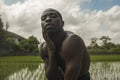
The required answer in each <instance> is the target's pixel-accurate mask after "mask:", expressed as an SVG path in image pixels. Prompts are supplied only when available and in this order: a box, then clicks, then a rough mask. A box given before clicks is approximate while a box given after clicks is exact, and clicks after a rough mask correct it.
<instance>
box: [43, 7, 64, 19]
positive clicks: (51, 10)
mask: <svg viewBox="0 0 120 80" xmlns="http://www.w3.org/2000/svg"><path fill="white" fill-rule="evenodd" d="M49 12H55V13H57V14H58V15H59V17H60V18H61V20H63V18H62V15H61V14H60V12H59V11H57V10H55V9H52V8H48V9H46V10H45V11H44V12H43V13H42V15H44V14H45V13H49Z"/></svg>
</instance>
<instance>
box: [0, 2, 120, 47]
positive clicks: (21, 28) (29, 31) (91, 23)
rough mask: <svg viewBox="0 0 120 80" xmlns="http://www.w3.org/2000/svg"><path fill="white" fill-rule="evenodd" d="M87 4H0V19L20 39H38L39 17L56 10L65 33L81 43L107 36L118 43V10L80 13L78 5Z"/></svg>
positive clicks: (119, 7)
mask: <svg viewBox="0 0 120 80" xmlns="http://www.w3.org/2000/svg"><path fill="white" fill-rule="evenodd" d="M87 2H90V0H34V1H33V0H26V1H25V2H24V3H19V2H18V3H16V4H13V5H9V6H8V5H5V4H4V3H3V2H0V4H1V6H0V8H1V11H0V14H2V18H3V20H4V21H8V22H9V24H10V27H9V30H10V31H12V32H15V33H18V34H20V35H22V36H24V37H28V36H30V35H35V36H37V37H38V38H39V37H40V36H41V27H40V26H41V25H40V16H41V12H43V10H45V9H46V8H48V7H51V8H55V9H57V10H59V11H60V12H61V13H62V15H63V18H64V20H65V27H64V28H65V30H70V31H73V32H75V33H76V34H78V35H79V36H81V37H82V38H83V39H84V40H85V43H86V44H87V45H88V44H89V43H90V38H91V37H94V36H95V37H100V36H103V35H108V36H110V37H111V38H112V39H113V41H114V42H116V43H120V36H119V34H120V27H119V26H120V6H114V7H112V8H111V9H109V10H108V11H102V10H100V11H88V12H85V11H82V10H81V9H80V4H82V3H84V4H85V3H87Z"/></svg>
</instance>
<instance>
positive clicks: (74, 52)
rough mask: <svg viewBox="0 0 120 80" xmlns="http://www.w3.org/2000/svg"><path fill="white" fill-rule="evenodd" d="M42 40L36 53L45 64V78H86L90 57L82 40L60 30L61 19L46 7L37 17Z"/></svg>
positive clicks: (49, 79) (73, 79) (56, 13)
mask: <svg viewBox="0 0 120 80" xmlns="http://www.w3.org/2000/svg"><path fill="white" fill-rule="evenodd" d="M41 26H42V34H43V38H44V40H45V42H44V43H42V44H41V46H40V56H41V58H42V59H43V61H44V64H45V66H44V67H45V74H46V77H47V79H48V80H90V75H89V66H90V57H89V54H88V52H87V49H86V47H85V44H84V42H83V40H82V39H81V38H80V37H79V36H78V35H76V34H74V33H72V32H69V31H64V29H63V26H64V21H63V19H62V16H61V14H60V13H59V12H58V11H57V10H55V9H51V8H49V9H46V10H45V11H44V12H43V14H42V16H41Z"/></svg>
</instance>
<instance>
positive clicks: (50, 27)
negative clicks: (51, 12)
mask: <svg viewBox="0 0 120 80" xmlns="http://www.w3.org/2000/svg"><path fill="white" fill-rule="evenodd" d="M45 27H46V30H50V29H53V25H52V24H47V25H46V26H45Z"/></svg>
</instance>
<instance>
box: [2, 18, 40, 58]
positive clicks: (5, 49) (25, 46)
mask: <svg viewBox="0 0 120 80" xmlns="http://www.w3.org/2000/svg"><path fill="white" fill-rule="evenodd" d="M8 28H9V25H8V23H6V25H4V24H3V22H2V20H1V18H0V56H22V55H38V44H39V41H38V40H37V38H36V37H34V36H30V37H29V38H28V39H25V38H23V39H22V40H17V41H16V39H15V38H16V37H17V36H16V37H11V36H10V35H9V33H8V31H7V29H8Z"/></svg>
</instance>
